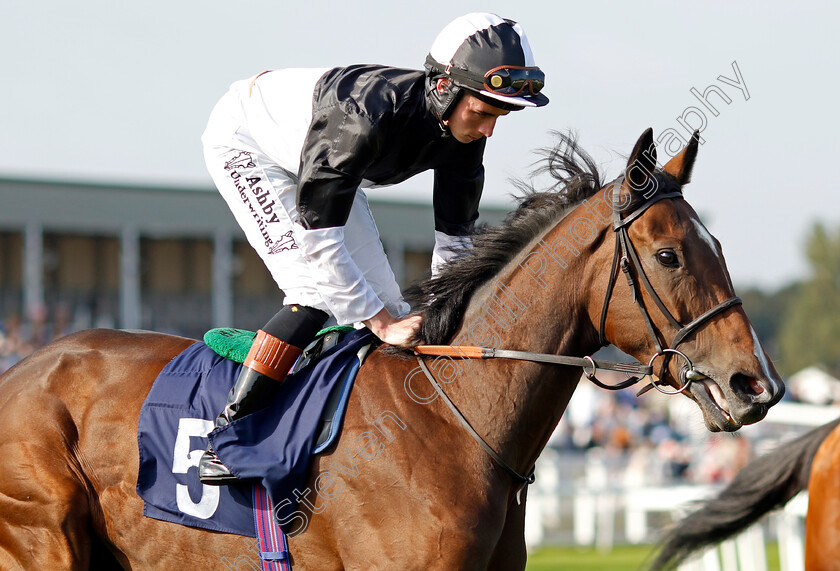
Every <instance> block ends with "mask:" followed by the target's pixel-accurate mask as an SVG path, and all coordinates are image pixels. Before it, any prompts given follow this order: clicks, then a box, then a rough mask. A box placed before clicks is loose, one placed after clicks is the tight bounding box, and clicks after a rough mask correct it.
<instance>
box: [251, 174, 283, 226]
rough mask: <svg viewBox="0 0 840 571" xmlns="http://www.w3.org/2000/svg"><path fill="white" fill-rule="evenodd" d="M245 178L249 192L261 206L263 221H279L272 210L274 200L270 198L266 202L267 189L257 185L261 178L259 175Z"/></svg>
mask: <svg viewBox="0 0 840 571" xmlns="http://www.w3.org/2000/svg"><path fill="white" fill-rule="evenodd" d="M245 180H246V181H248V186H249V187H250V188H251V192H253V193H254V196H255V197H256V199H257V203H258V204H259V205H260V206H261V207H262V211H263V214H265V216H266V218H265V221H266V222H280V219H279V218H278V217H277V213H276V212H274V204H275V202H274V200H273V199H272V200H271V202H268V191H267V190H263V188H262V187H259V186H257V185H258V184H259V182H260V180H262V179H261V178H260V177H253V178H246V179H245ZM266 202H268V204H266Z"/></svg>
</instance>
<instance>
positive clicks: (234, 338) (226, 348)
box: [204, 325, 353, 363]
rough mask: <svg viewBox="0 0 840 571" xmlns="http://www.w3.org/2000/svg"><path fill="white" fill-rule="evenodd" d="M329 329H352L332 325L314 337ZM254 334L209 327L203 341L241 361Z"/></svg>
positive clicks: (342, 330)
mask: <svg viewBox="0 0 840 571" xmlns="http://www.w3.org/2000/svg"><path fill="white" fill-rule="evenodd" d="M330 331H341V332H343V333H346V332H347V331H353V328H352V327H350V326H347V325H334V326H332V327H327V328H325V329H322V330H320V331H319V332H318V335H316V336H315V338H316V339H317V338H318V337H321V336H322V335H326V334H327V333H329V332H330ZM256 336H257V334H256V333H255V332H254V331H246V330H245V329H234V328H233V327H221V328H219V329H211V330H210V331H208V332H207V333H205V334H204V343H206V344H207V346H208V347H210V348H211V349H212V350H213V351H215V352H216V353H218V354H219V355H221V356H222V357H224V358H225V359H230V360H231V361H235V362H237V363H242V362H243V361H245V357H247V356H248V351H250V350H251V345H252V344H253V342H254V337H256Z"/></svg>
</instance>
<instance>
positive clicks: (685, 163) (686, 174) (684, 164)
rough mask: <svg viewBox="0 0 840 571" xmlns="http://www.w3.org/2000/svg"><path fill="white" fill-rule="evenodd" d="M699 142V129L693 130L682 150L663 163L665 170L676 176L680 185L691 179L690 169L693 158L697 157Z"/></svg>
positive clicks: (692, 166) (692, 164) (692, 165)
mask: <svg viewBox="0 0 840 571" xmlns="http://www.w3.org/2000/svg"><path fill="white" fill-rule="evenodd" d="M699 142H700V131H696V130H695V131H694V134H693V135H692V136H691V140H690V141H689V142H688V144H687V145H686V146H685V148H684V149H683V150H682V152H681V153H680V154H678V155H677V156H676V157H674V158H673V159H671V160H670V161H668V163H667V164H666V165H665V172H666V173H668V174H669V175H671V176H673V177H674V178H676V179H677V182H679V183H680V185H683V184H688V183H689V181H691V169H692V168H694V159H696V158H697V145H698V143H699Z"/></svg>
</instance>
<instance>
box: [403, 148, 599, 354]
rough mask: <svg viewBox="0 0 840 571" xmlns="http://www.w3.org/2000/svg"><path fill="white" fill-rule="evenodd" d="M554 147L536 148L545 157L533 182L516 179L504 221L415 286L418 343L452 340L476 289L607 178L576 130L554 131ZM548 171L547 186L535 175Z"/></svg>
mask: <svg viewBox="0 0 840 571" xmlns="http://www.w3.org/2000/svg"><path fill="white" fill-rule="evenodd" d="M553 134H554V136H555V137H556V138H557V142H556V144H555V145H554V147H552V148H543V149H540V150H538V151H537V154H538V155H540V157H541V158H540V159H539V160H538V161H537V162H536V163H535V164H536V168H535V169H534V171H533V172H532V174H531V177H532V178H531V181H532V182H525V181H516V182H515V183H514V184H515V186H516V187H517V188H518V190H519V191H520V195H519V196H518V197H517V198H518V200H519V205H518V207H517V209H516V210H514V211H513V212H511V213H510V214H509V215H508V216H507V218H506V219H505V221H504V222H503V223H502V224H501V225H500V226H479V227H478V228H477V229H476V231H475V232H474V233H473V234H472V236H471V238H472V244H473V247H472V248H470V249H467V250H464V251H462V252H460V253H461V255H460V257H458V258H457V259H455V260H453V261H451V262H449V263H447V264H446V265H445V266H444V267H443V269H442V271H441V273H440V274H439V275H438V276H436V277H434V278H431V277H430V278H426V279H424V280H422V281H420V282H419V283H416V284H415V285H413V286H411V287H410V288H409V289H408V290H407V291H406V292H405V297H406V300H407V301H408V302H409V303H410V304H411V306H412V307H413V308H414V311H415V312H416V313H422V314H423V325H422V328H421V330H420V337H421V339H419V340H417V341H418V342H422V343H428V344H432V345H442V344H447V343H449V342H450V341H451V340H452V337H453V336H454V335H455V332H456V331H457V330H458V328H459V327H460V325H461V321H462V320H463V318H464V312H465V311H466V307H467V304H468V303H469V301H470V299H471V297H472V294H473V292H475V291H476V289H478V288H479V287H480V286H481V285H482V284H484V283H486V282H487V281H489V280H490V279H491V278H492V277H493V276H495V275H497V274H498V273H499V271H501V269H502V268H503V267H504V266H505V265H506V264H507V263H508V262H510V261H511V260H512V259H513V258H514V257H515V256H516V255H517V254H518V253H519V252H520V251H521V250H522V248H524V247H525V246H526V245H527V244H529V243H530V242H531V241H532V240H533V239H534V238H536V237H537V236H538V235H539V234H540V233H542V232H543V231H545V230H546V229H547V228H548V227H549V226H550V225H552V224H554V223H556V222H557V221H558V220H559V219H560V218H562V217H563V216H564V215H565V214H566V213H567V212H569V211H570V210H571V209H572V208H573V207H574V206H576V205H577V204H578V203H580V202H581V201H583V200H584V199H585V198H589V197H591V196H592V195H593V194H595V192H597V191H598V190H599V189H600V188H601V187H602V186H603V181H602V180H601V175H600V173H599V172H598V167H597V165H596V164H595V161H594V159H593V158H592V157H591V156H590V155H589V154H588V153H586V152H585V151H584V150H583V149H581V148H580V147H578V144H577V138H576V136H575V135H574V134H573V133H560V132H554V133H553ZM544 174H547V175H549V176H550V177H551V179H553V182H551V183H550V184H549V186H548V188H546V189H544V190H537V189H536V188H535V187H534V184H533V180H534V178H535V177H537V176H539V175H544Z"/></svg>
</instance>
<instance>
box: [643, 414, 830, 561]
mask: <svg viewBox="0 0 840 571" xmlns="http://www.w3.org/2000/svg"><path fill="white" fill-rule="evenodd" d="M838 424H840V419H837V420H835V421H832V422H830V423H828V424H826V425H823V426H820V427H819V428H816V429H814V430H812V431H811V432H808V433H807V434H804V435H803V436H800V437H799V438H797V439H796V440H794V441H792V442H790V443H786V444H783V445H781V446H779V447H778V448H777V449H776V450H774V451H773V452H770V453H768V454H765V455H764V456H760V457H759V458H757V459H755V460H753V461H752V462H750V463H749V464H747V465H746V466H744V468H742V469H741V471H739V472H738V474H737V476H735V478H734V479H733V480H732V482H731V483H730V484H729V485H728V486H727V487H726V488H724V489H723V491H721V492H720V494H718V496H717V497H714V498H711V499H709V500H705V501H702V502H700V503H699V505H700V507H699V509H697V510H696V511H695V512H693V513H691V514H689V515H687V516H686V517H685V518H683V519H682V520H681V521H679V522H677V523H676V524H674V526H673V527H672V528H671V529H670V530H669V531H668V532H667V533H666V534H665V536H664V537H663V538H662V539H661V540H660V542H659V545H660V551H659V554H658V555H657V557H656V559H655V560H654V562H653V563H652V564H651V566H650V569H651V570H658V569H673V568H675V567H676V566H677V565H678V564H679V563H680V562H681V561H683V560H684V559H685V558H686V557H688V556H689V555H691V554H692V553H694V552H696V551H698V550H700V549H702V548H704V547H706V546H709V545H714V544H717V543H720V542H721V541H723V540H725V539H727V538H729V537H731V536H734V535H736V534H737V533H739V532H741V531H743V530H744V529H746V528H747V527H749V526H750V525H751V524H752V523H754V522H756V521H758V520H759V519H760V518H761V517H762V516H764V515H765V514H766V513H767V512H769V511H771V510H773V509H775V508H779V507H781V506H783V505H785V504H786V503H787V502H788V501H790V499H791V498H792V497H793V496H795V495H796V494H797V493H799V492H800V491H802V490H804V489H806V488H807V487H808V478H809V476H810V474H811V462H813V460H814V456H815V455H816V453H817V449H818V448H819V447H820V445H821V444H822V442H823V440H825V439H826V437H828V435H829V434H830V433H831V431H832V430H834V429H835V428H836V427H837V425H838Z"/></svg>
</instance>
